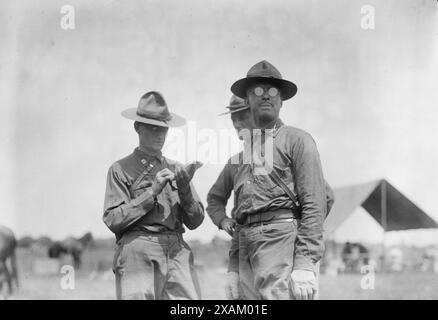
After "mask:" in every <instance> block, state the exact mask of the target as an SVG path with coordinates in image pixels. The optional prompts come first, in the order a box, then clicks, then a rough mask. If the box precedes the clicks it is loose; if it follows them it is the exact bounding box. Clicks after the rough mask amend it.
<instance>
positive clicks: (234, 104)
mask: <svg viewBox="0 0 438 320" xmlns="http://www.w3.org/2000/svg"><path fill="white" fill-rule="evenodd" d="M225 108H227V109H228V111H227V112H223V113H221V114H219V115H220V116H223V115H225V114H230V113H236V112H239V111H243V110H246V109H249V106H247V105H246V103H245V100H243V99H242V98H239V97H238V96H236V95H234V94H233V95H232V96H231V99H230V105H228V106H226V107H225Z"/></svg>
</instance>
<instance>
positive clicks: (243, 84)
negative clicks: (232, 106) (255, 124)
mask: <svg viewBox="0 0 438 320" xmlns="http://www.w3.org/2000/svg"><path fill="white" fill-rule="evenodd" d="M260 82H267V83H270V84H272V85H273V86H275V87H276V88H278V89H279V90H280V92H281V99H282V100H288V99H290V98H292V97H293V96H294V95H295V94H296V93H297V90H298V89H297V86H296V85H295V83H293V82H290V81H288V80H283V79H277V78H270V77H249V78H243V79H240V80H237V81H236V82H234V83H233V85H232V86H231V92H232V93H234V94H235V95H236V96H238V97H240V98H246V91H247V90H248V88H249V87H250V86H252V85H254V84H256V83H260Z"/></svg>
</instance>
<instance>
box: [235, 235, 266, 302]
mask: <svg viewBox="0 0 438 320" xmlns="http://www.w3.org/2000/svg"><path fill="white" fill-rule="evenodd" d="M247 231H248V229H247V228H243V229H241V230H240V231H239V278H240V289H241V290H242V293H243V298H244V299H248V300H259V299H260V298H261V297H260V294H259V293H258V292H257V290H256V288H255V287H254V273H253V270H252V266H251V261H250V252H249V249H248V239H247Z"/></svg>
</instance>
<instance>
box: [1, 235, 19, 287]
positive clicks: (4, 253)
mask: <svg viewBox="0 0 438 320" xmlns="http://www.w3.org/2000/svg"><path fill="white" fill-rule="evenodd" d="M16 247H17V240H16V239H15V235H14V233H13V232H12V230H11V229H9V228H7V227H4V226H0V295H1V293H2V291H3V283H4V282H6V283H7V284H8V289H9V295H11V294H12V292H13V281H15V285H16V287H17V288H18V272H17V261H16V257H15V249H16ZM8 260H9V263H10V268H9V267H8V265H7V261H8Z"/></svg>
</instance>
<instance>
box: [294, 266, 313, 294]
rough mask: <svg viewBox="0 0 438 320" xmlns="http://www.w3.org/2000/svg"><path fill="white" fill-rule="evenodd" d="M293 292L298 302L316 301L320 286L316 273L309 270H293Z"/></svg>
mask: <svg viewBox="0 0 438 320" xmlns="http://www.w3.org/2000/svg"><path fill="white" fill-rule="evenodd" d="M291 278H292V291H293V293H294V296H295V299H297V300H314V298H315V295H316V292H317V290H318V286H317V283H316V278H315V273H314V272H313V271H309V270H293V271H292V274H291Z"/></svg>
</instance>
